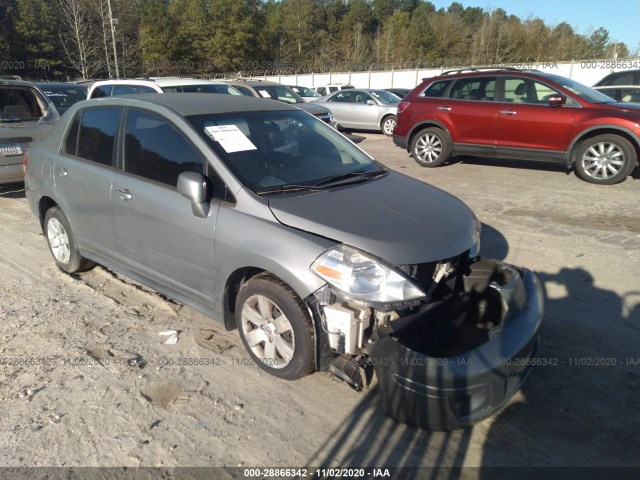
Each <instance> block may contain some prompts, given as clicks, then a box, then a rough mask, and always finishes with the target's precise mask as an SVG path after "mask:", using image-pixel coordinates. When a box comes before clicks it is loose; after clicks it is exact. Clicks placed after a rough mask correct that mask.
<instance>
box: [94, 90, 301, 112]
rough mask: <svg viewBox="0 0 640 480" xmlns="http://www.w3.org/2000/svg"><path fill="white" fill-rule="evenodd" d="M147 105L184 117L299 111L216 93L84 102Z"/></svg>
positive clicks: (266, 100) (129, 97)
mask: <svg viewBox="0 0 640 480" xmlns="http://www.w3.org/2000/svg"><path fill="white" fill-rule="evenodd" d="M145 103H152V104H155V105H158V106H161V107H168V108H170V109H172V110H175V111H176V112H178V113H179V114H181V115H183V116H190V115H205V114H216V113H234V112H235V113H239V112H266V111H280V110H282V111H292V110H298V109H297V108H295V107H293V106H288V105H287V104H286V103H282V102H277V101H274V100H271V99H263V98H256V97H245V96H242V95H225V94H217V93H187V94H185V93H141V94H136V95H121V96H115V97H103V98H98V99H94V100H87V101H85V102H82V104H83V106H84V107H88V106H97V105H118V106H136V105H137V106H142V105H144V104H145Z"/></svg>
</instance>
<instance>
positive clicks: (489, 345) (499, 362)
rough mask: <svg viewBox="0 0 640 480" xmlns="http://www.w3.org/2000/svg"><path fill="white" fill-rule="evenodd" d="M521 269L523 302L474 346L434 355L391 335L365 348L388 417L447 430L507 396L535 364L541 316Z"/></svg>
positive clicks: (534, 286)
mask: <svg viewBox="0 0 640 480" xmlns="http://www.w3.org/2000/svg"><path fill="white" fill-rule="evenodd" d="M521 272H522V281H523V285H524V288H525V291H526V296H527V305H526V307H525V308H524V309H523V310H522V311H520V312H519V313H517V314H516V315H514V316H512V317H510V318H509V319H507V320H505V323H504V325H503V327H502V329H501V330H500V332H499V333H497V334H496V335H495V336H493V337H492V338H490V339H489V340H488V341H487V342H486V343H484V344H483V345H481V346H480V347H478V348H476V349H474V350H471V351H469V352H467V353H465V354H462V355H458V356H451V357H445V358H435V357H429V356H426V355H423V354H421V353H417V352H415V351H412V350H410V349H408V348H406V347H404V346H402V345H400V344H399V343H398V341H397V340H396V339H394V338H393V337H385V338H382V339H381V340H379V341H377V342H376V343H374V344H371V345H370V346H368V347H367V349H368V351H369V354H370V357H371V358H372V360H373V362H374V367H375V369H376V375H377V377H378V383H379V386H380V394H381V397H382V403H383V408H384V410H385V412H386V413H387V415H388V416H390V417H392V418H394V419H395V420H397V421H399V422H401V423H407V424H410V425H416V426H419V427H422V428H429V429H432V430H450V429H452V428H459V427H463V426H466V425H471V424H473V423H476V422H477V421H479V420H482V419H483V418H486V417H488V416H490V415H491V414H493V413H494V412H496V411H497V410H499V409H500V408H501V407H502V406H503V405H505V404H506V403H507V402H508V401H509V399H510V398H511V397H512V396H513V395H514V394H515V393H516V392H517V391H518V390H519V389H520V387H521V385H522V384H523V383H524V381H525V380H526V378H527V376H528V375H529V373H530V372H531V367H532V364H535V361H532V359H534V358H535V356H536V353H537V350H538V342H539V328H540V324H541V322H542V315H543V296H542V289H541V287H540V283H539V281H538V279H537V278H536V276H535V275H534V274H533V273H532V272H531V271H529V270H521Z"/></svg>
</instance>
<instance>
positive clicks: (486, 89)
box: [449, 77, 496, 101]
mask: <svg viewBox="0 0 640 480" xmlns="http://www.w3.org/2000/svg"><path fill="white" fill-rule="evenodd" d="M495 89H496V79H495V77H478V78H473V77H472V78H461V79H459V80H457V81H456V83H455V84H454V85H453V87H452V88H451V91H450V92H449V97H450V98H455V99H458V100H476V101H477V100H481V101H492V100H493V97H494V95H495Z"/></svg>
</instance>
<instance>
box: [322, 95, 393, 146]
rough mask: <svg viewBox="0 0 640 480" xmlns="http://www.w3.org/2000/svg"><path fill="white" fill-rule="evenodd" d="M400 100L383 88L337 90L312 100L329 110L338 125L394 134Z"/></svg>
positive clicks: (389, 134) (388, 134)
mask: <svg viewBox="0 0 640 480" xmlns="http://www.w3.org/2000/svg"><path fill="white" fill-rule="evenodd" d="M399 101H400V99H399V98H398V97H397V96H395V95H394V94H393V93H389V92H387V91H386V90H374V89H358V90H355V89H349V90H340V91H337V92H334V93H332V94H331V95H327V96H325V97H322V98H319V99H318V100H316V101H315V102H314V103H317V104H318V105H324V106H326V107H328V108H329V110H331V112H332V113H333V116H334V117H335V119H336V123H337V124H338V127H339V128H342V129H360V130H381V131H382V133H384V134H385V135H387V136H391V135H392V134H393V129H394V127H395V125H396V113H397V105H398V102H399Z"/></svg>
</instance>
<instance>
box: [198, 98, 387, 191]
mask: <svg viewBox="0 0 640 480" xmlns="http://www.w3.org/2000/svg"><path fill="white" fill-rule="evenodd" d="M187 120H188V121H189V122H190V123H191V124H192V125H193V126H194V128H195V129H196V131H197V132H198V133H199V134H200V136H201V137H202V138H204V139H205V140H206V141H207V142H208V143H209V145H211V147H212V148H213V150H214V151H215V152H216V154H217V155H218V156H219V157H220V159H221V160H222V161H223V162H224V163H225V164H226V165H227V167H229V169H230V170H231V171H232V172H233V173H234V174H235V176H236V177H237V178H238V179H239V180H240V181H241V182H242V183H243V184H244V185H246V186H247V187H248V188H249V189H251V190H252V191H253V192H256V193H258V192H260V193H264V192H266V191H268V190H276V189H277V190H282V189H283V187H284V188H286V187H287V186H289V187H293V186H297V187H313V186H314V185H318V184H320V183H322V182H323V181H325V182H326V181H327V179H331V178H334V177H339V176H344V175H345V174H350V173H351V172H356V171H357V172H365V173H366V172H375V171H379V170H381V168H380V167H379V166H378V165H377V164H376V163H375V162H374V161H373V160H372V159H371V157H369V155H367V154H366V153H364V152H363V151H362V150H360V149H359V148H358V147H356V146H355V145H354V144H353V143H351V142H350V141H349V140H347V139H346V138H345V137H343V136H342V135H341V134H339V133H338V132H336V131H335V130H333V129H332V128H331V127H329V126H327V125H325V124H324V123H323V122H321V121H320V120H317V119H316V118H314V117H313V116H311V115H309V114H307V113H305V112H302V111H298V110H296V111H271V112H269V111H267V112H241V113H224V114H210V115H195V116H190V117H187Z"/></svg>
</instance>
